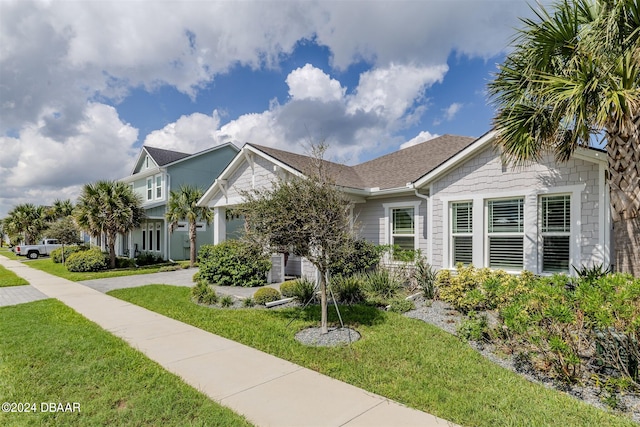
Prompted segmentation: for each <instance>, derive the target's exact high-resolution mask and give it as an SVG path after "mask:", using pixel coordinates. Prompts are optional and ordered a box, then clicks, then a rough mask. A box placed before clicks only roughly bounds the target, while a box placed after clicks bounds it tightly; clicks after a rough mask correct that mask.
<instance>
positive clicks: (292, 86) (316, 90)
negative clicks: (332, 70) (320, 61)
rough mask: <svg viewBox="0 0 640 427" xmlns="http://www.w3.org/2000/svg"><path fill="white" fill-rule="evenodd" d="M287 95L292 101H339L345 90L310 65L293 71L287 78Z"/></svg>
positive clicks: (338, 83)
mask: <svg viewBox="0 0 640 427" xmlns="http://www.w3.org/2000/svg"><path fill="white" fill-rule="evenodd" d="M287 84H288V85H289V95H291V97H292V98H293V99H317V100H319V101H324V102H329V101H339V100H341V99H342V97H343V96H344V93H345V90H346V89H344V88H343V87H342V86H341V85H340V82H339V81H337V80H334V79H332V78H331V77H330V76H328V75H327V74H325V73H324V72H323V71H322V70H320V69H318V68H316V67H314V66H313V65H311V64H306V65H305V66H304V67H301V68H298V69H295V70H293V71H292V72H291V73H290V74H289V75H288V76H287Z"/></svg>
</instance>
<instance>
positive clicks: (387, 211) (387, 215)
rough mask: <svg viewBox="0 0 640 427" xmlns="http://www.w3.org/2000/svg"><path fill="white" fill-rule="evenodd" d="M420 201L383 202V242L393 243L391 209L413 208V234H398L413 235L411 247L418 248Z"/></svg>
mask: <svg viewBox="0 0 640 427" xmlns="http://www.w3.org/2000/svg"><path fill="white" fill-rule="evenodd" d="M421 203H422V201H415V202H396V203H383V204H382V207H383V208H384V244H385V245H393V237H394V236H393V233H392V228H393V217H392V215H393V210H395V209H413V234H400V235H399V236H401V237H410V236H412V237H413V249H414V250H418V249H420V239H419V232H418V230H420V221H419V219H420V214H419V208H420V204H421Z"/></svg>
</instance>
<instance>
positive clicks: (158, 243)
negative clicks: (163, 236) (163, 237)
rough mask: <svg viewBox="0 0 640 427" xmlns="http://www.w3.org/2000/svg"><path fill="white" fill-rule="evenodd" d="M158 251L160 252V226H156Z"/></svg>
mask: <svg viewBox="0 0 640 427" xmlns="http://www.w3.org/2000/svg"><path fill="white" fill-rule="evenodd" d="M156 251H158V252H160V224H159V223H158V224H156Z"/></svg>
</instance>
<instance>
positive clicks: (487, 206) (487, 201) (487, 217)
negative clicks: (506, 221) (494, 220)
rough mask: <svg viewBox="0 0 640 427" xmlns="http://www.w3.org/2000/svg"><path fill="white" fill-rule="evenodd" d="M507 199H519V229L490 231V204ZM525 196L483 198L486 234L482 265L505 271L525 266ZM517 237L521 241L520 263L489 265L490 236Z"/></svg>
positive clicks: (517, 269)
mask: <svg viewBox="0 0 640 427" xmlns="http://www.w3.org/2000/svg"><path fill="white" fill-rule="evenodd" d="M507 201H519V202H521V205H520V207H519V210H521V213H520V212H519V214H521V215H522V218H520V219H519V222H520V230H519V231H490V221H491V209H490V205H491V204H492V203H493V202H498V203H499V202H507ZM525 202H526V197H525V196H524V195H522V196H513V197H503V198H492V199H485V204H484V208H485V236H486V245H485V260H484V265H486V266H487V267H489V268H491V269H497V270H506V271H522V270H523V269H524V268H525V264H526V263H525V255H526V251H525V244H524V240H525V229H526V226H525V225H526V214H525V212H526V206H525ZM501 237H503V238H519V239H520V240H521V241H522V259H521V260H520V261H521V263H520V265H519V266H517V267H502V266H492V265H491V239H492V238H501Z"/></svg>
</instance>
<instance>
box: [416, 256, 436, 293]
mask: <svg viewBox="0 0 640 427" xmlns="http://www.w3.org/2000/svg"><path fill="white" fill-rule="evenodd" d="M413 277H414V278H415V279H416V282H417V284H418V286H420V288H422V293H423V295H424V297H425V298H427V299H433V298H434V297H435V294H436V287H435V284H436V271H435V270H434V268H433V267H432V266H431V264H429V263H428V262H427V260H426V259H425V258H419V259H418V260H417V261H416V265H415V270H414V272H413Z"/></svg>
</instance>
